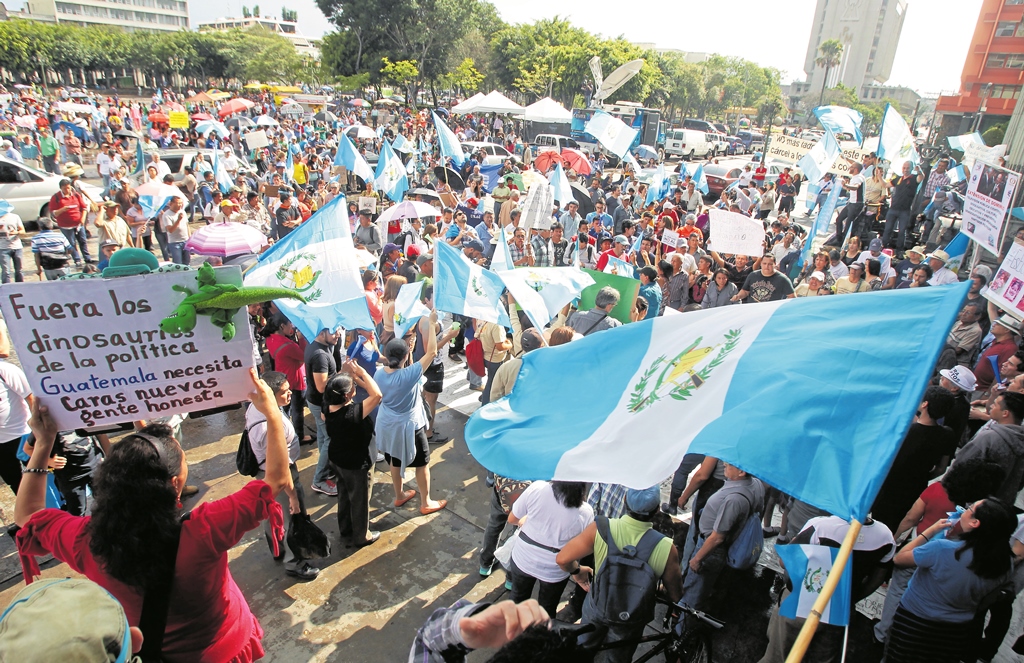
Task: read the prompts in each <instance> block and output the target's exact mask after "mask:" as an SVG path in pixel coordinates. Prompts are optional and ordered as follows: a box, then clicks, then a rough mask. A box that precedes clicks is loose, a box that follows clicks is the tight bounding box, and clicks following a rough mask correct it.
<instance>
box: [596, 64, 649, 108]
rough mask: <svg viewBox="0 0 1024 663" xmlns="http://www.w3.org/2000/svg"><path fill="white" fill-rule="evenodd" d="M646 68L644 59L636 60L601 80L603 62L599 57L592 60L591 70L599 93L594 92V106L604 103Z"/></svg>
mask: <svg viewBox="0 0 1024 663" xmlns="http://www.w3.org/2000/svg"><path fill="white" fill-rule="evenodd" d="M643 66H644V60H643V58H638V59H636V60H630V61H629V62H627V63H626V64H624V65H622V66H621V67H619V68H618V69H616V70H615V71H613V72H612V73H611V74H609V75H608V78H606V79H604V80H603V81H602V80H601V76H600V74H601V60H600V58H598V57H597V56H595V57H594V58H592V59H591V60H590V70H591V71H592V72H593V73H594V83H595V84H596V87H597V91H596V92H594V99H593V103H594V104H600V103H601V102H602V101H604V100H605V99H607V98H608V97H610V96H611V95H612V93H613V92H615V91H616V90H618V89H619V88H620V87H622V86H623V85H625V84H626V83H628V82H629V80H630V79H631V78H633V77H634V76H636V75H637V74H639V73H640V69H642V68H643Z"/></svg>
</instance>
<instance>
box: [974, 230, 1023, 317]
mask: <svg viewBox="0 0 1024 663" xmlns="http://www.w3.org/2000/svg"><path fill="white" fill-rule="evenodd" d="M981 294H982V295H983V296H984V297H985V298H986V299H989V300H990V301H992V302H994V303H995V305H996V306H998V307H999V308H1001V309H1002V310H1004V311H1006V312H1007V313H1010V314H1011V315H1013V316H1014V317H1017V318H1024V241H1021V240H1019V239H1015V240H1013V244H1011V245H1010V249H1009V250H1008V251H1007V252H1006V258H1005V259H1004V260H1003V263H1002V264H1001V265H999V271H997V272H996V275H995V276H994V277H992V281H991V282H990V283H989V284H988V285H987V286H985V287H984V288H982V290H981Z"/></svg>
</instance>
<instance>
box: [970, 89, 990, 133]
mask: <svg viewBox="0 0 1024 663" xmlns="http://www.w3.org/2000/svg"><path fill="white" fill-rule="evenodd" d="M991 89H992V84H991V83H983V84H982V86H981V104H980V105H979V107H978V114H977V115H976V116H975V117H974V128H972V129H971V132H972V133H973V132H975V131H978V130H980V129H981V121H982V119H983V118H984V117H985V111H987V110H988V93H989V90H991Z"/></svg>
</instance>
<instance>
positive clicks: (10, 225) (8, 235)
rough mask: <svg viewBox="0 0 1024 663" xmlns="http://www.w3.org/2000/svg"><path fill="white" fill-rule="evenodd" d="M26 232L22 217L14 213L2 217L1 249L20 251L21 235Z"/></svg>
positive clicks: (0, 223) (0, 217)
mask: <svg viewBox="0 0 1024 663" xmlns="http://www.w3.org/2000/svg"><path fill="white" fill-rule="evenodd" d="M23 232H25V226H24V225H23V224H22V223H21V217H20V216H18V215H17V214H15V213H14V212H8V213H7V214H4V215H3V216H0V249H20V248H21V236H20V233H23Z"/></svg>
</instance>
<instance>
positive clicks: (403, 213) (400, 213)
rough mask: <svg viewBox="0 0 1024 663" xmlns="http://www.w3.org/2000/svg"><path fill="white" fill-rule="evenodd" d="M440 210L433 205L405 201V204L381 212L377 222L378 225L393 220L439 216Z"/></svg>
mask: <svg viewBox="0 0 1024 663" xmlns="http://www.w3.org/2000/svg"><path fill="white" fill-rule="evenodd" d="M440 215H441V210H439V209H437V208H436V207H434V206H433V205H428V204H426V203H419V202H416V201H413V200H406V201H405V202H401V203H398V204H397V205H392V206H391V207H389V208H387V209H386V210H384V211H383V212H381V215H380V217H378V219H377V221H378V222H379V223H389V222H390V221H393V220H395V219H412V218H419V217H424V216H440Z"/></svg>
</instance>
